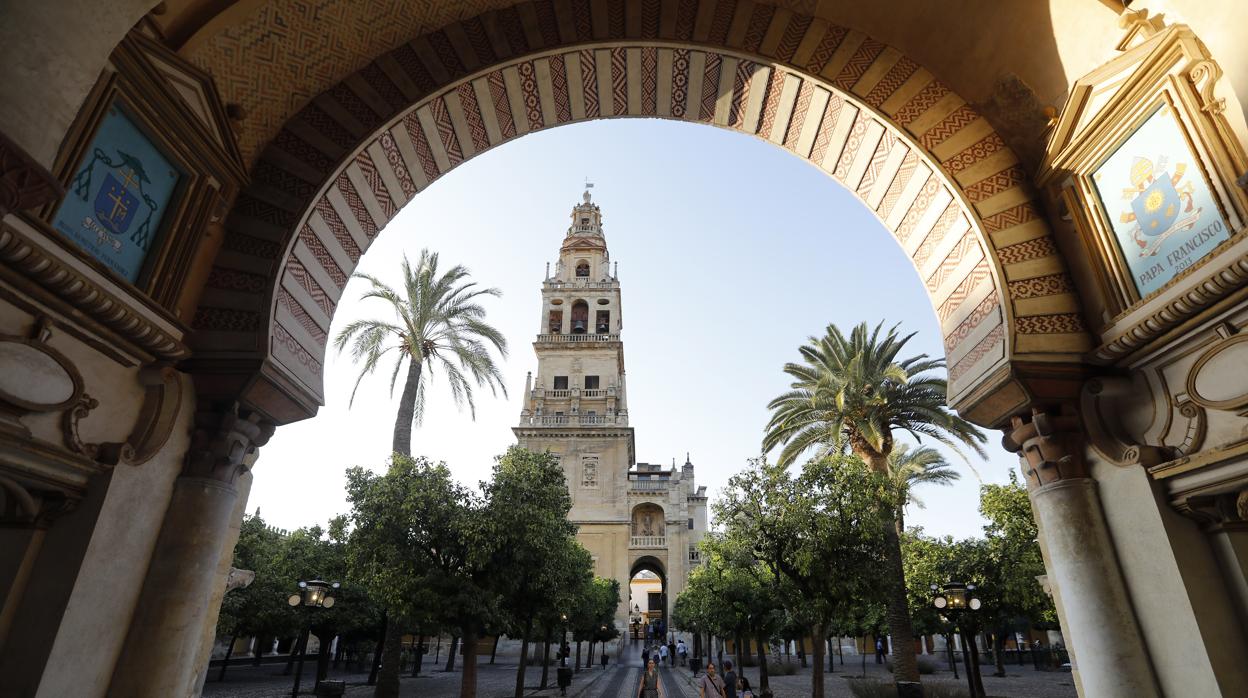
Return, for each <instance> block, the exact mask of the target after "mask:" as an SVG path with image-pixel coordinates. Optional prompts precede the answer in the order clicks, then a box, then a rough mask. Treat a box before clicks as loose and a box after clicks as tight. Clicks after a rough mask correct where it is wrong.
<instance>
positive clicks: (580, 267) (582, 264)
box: [576, 259, 589, 278]
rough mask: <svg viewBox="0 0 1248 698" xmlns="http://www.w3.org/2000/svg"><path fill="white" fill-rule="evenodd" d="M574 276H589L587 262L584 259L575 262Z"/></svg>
mask: <svg viewBox="0 0 1248 698" xmlns="http://www.w3.org/2000/svg"><path fill="white" fill-rule="evenodd" d="M576 276H577V277H578V278H580V277H586V278H588V277H589V262H586V261H585V260H583V259H582V260H581V261H579V262H577V263H576Z"/></svg>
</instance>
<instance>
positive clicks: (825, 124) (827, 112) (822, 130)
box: [809, 92, 845, 165]
mask: <svg viewBox="0 0 1248 698" xmlns="http://www.w3.org/2000/svg"><path fill="white" fill-rule="evenodd" d="M844 105H845V100H844V99H843V98H842V97H841V96H840V95H838V94H836V93H835V92H834V93H832V94H831V95H829V96H828V105H827V106H826V107H824V108H823V116H822V117H821V120H820V121H819V131H818V132H816V133H815V143H814V145H812V146H811V148H810V158H809V159H810V161H811V162H813V163H815V164H816V165H820V164H822V163H823V159H824V158H825V157H826V156H827V154H828V148H829V147H831V145H832V129H833V128H835V127H836V120H837V118H838V117H840V115H841V107H842V106H844Z"/></svg>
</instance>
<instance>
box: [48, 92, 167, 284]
mask: <svg viewBox="0 0 1248 698" xmlns="http://www.w3.org/2000/svg"><path fill="white" fill-rule="evenodd" d="M183 177H184V174H183V172H182V171H181V169H179V168H178V167H177V166H176V165H174V164H173V162H172V161H171V159H170V158H169V157H168V156H167V155H166V154H165V153H164V152H162V151H161V149H160V148H159V147H158V146H157V145H156V144H154V143H153V142H152V140H151V139H150V138H148V136H147V135H146V134H145V133H144V132H143V131H142V130H141V129H140V128H139V127H138V126H137V125H136V124H135V121H134V120H133V119H131V118H130V117H129V116H128V115H127V114H126V110H125V108H124V107H123V106H122V105H121V104H120V103H119V102H117V101H114V102H113V103H112V105H111V106H110V107H109V108H108V111H107V113H106V114H105V115H104V117H103V119H102V120H101V121H100V125H99V128H98V129H97V130H96V133H95V136H94V138H92V140H91V143H90V145H89V146H88V148H87V151H86V154H85V156H84V158H83V160H82V163H81V165H80V166H79V167H78V169H77V171H76V172H75V173H74V175H73V177H72V179H71V180H70V182H69V187H67V192H66V195H65V199H64V200H63V201H62V202H61V205H60V207H59V208H58V209H57V211H56V214H55V216H54V217H53V219H52V225H53V227H54V228H56V230H57V231H58V232H60V233H61V234H63V235H64V236H65V237H67V238H68V239H70V240H71V241H73V242H74V244H76V245H77V246H78V247H80V248H82V250H84V251H85V252H86V253H87V254H89V255H90V256H91V257H93V258H94V259H96V260H97V261H99V262H100V263H101V264H103V265H104V266H105V267H107V268H108V269H109V270H111V271H112V272H114V273H115V274H117V275H118V276H120V277H122V278H124V279H125V280H127V281H129V282H131V283H137V281H138V278H139V274H140V272H141V271H142V270H143V264H144V262H145V261H146V259H147V255H148V252H149V251H150V250H151V249H152V247H153V243H154V242H155V241H156V238H157V237H158V236H159V235H160V233H161V222H162V221H163V220H164V217H165V213H166V211H167V210H169V208H170V207H171V206H172V204H173V203H174V201H175V194H176V193H177V191H178V185H179V183H180V182H181V181H182V180H183Z"/></svg>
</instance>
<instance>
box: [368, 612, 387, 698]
mask: <svg viewBox="0 0 1248 698" xmlns="http://www.w3.org/2000/svg"><path fill="white" fill-rule="evenodd" d="M387 620H388V617H383V618H382V620H381V628H380V632H379V633H378V635H377V645H376V646H375V647H373V662H372V666H371V667H369V670H368V685H369V686H376V685H377V672H379V671H380V670H381V655H382V654H383V650H384V649H385V647H386V622H387Z"/></svg>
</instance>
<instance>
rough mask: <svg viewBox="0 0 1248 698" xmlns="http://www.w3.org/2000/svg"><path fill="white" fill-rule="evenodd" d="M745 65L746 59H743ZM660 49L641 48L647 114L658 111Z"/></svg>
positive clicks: (642, 107) (644, 109)
mask: <svg viewBox="0 0 1248 698" xmlns="http://www.w3.org/2000/svg"><path fill="white" fill-rule="evenodd" d="M742 65H745V61H742ZM658 70H659V49H657V48H655V47H654V46H646V47H644V48H642V49H641V112H642V113H643V114H647V115H653V114H657V113H659V112H658V89H659V76H658Z"/></svg>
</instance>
